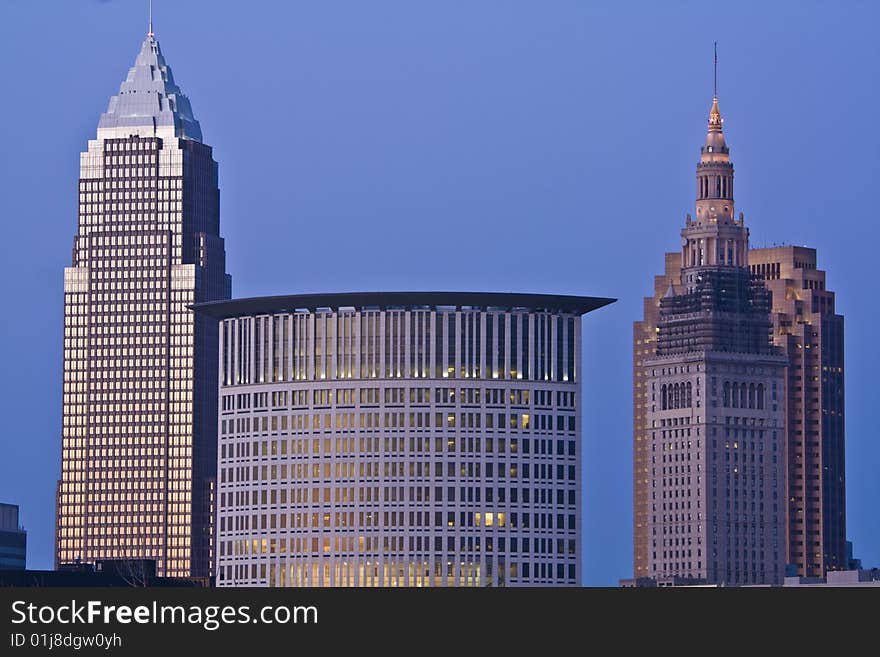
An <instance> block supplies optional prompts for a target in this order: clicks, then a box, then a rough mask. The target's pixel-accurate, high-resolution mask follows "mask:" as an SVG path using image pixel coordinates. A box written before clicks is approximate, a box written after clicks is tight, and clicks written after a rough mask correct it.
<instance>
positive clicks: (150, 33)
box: [147, 0, 153, 39]
mask: <svg viewBox="0 0 880 657" xmlns="http://www.w3.org/2000/svg"><path fill="white" fill-rule="evenodd" d="M147 36H148V37H150V38H151V39H152V38H153V0H150V31H149V32H147Z"/></svg>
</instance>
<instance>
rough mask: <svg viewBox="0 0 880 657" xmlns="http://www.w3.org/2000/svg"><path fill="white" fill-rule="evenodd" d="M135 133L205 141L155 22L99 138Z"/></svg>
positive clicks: (100, 125) (112, 101) (103, 119)
mask: <svg viewBox="0 0 880 657" xmlns="http://www.w3.org/2000/svg"><path fill="white" fill-rule="evenodd" d="M131 134H138V135H140V136H142V137H152V136H165V137H172V136H173V137H179V138H181V139H192V140H193V141H202V129H201V127H200V126H199V122H198V121H196V119H195V117H194V116H193V112H192V107H191V106H190V104H189V99H188V98H187V97H186V96H185V95H184V94H183V92H182V91H181V90H180V87H178V86H177V84H176V83H175V82H174V76H173V75H172V74H171V67H169V66H168V64H166V63H165V58H164V57H163V56H162V51H161V50H160V49H159V42H158V41H156V39H155V38H154V36H153V27H152V21H151V22H150V33H149V34H147V37H146V38H145V39H144V42H143V44H142V45H141V50H140V52H139V53H138V56H137V59H135V62H134V66H132V67H131V68H130V69H129V70H128V76H127V77H126V78H125V80H124V81H123V82H122V85H121V86H120V87H119V93H118V94H116V95H115V96H113V97H112V98H110V105H109V106H108V107H107V111H106V112H104V113H103V114H102V115H101V120H100V121H99V122H98V137H127V136H129V135H131Z"/></svg>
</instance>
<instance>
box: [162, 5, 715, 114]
mask: <svg viewBox="0 0 880 657" xmlns="http://www.w3.org/2000/svg"><path fill="white" fill-rule="evenodd" d="M152 2H153V0H150V4H151V6H152ZM150 24H151V25H152V23H150ZM152 31H153V28H152V27H151V28H150V32H152ZM712 95H713V96H714V97H715V98H718V42H717V41H716V42H715V79H714V81H713V84H712Z"/></svg>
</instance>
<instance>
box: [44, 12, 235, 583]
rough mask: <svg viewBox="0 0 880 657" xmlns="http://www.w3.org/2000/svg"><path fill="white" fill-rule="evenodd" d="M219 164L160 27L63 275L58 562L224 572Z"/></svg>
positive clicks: (85, 167)
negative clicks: (216, 500)
mask: <svg viewBox="0 0 880 657" xmlns="http://www.w3.org/2000/svg"><path fill="white" fill-rule="evenodd" d="M219 231H220V226H219V189H218V183H217V163H216V162H215V161H214V159H213V156H212V152H211V147H210V146H208V145H207V144H205V143H204V141H203V139H202V131H201V127H200V125H199V122H198V121H197V120H196V119H195V117H194V115H193V111H192V107H191V106H190V102H189V99H188V98H187V97H186V96H185V95H184V94H183V92H182V91H181V90H180V87H178V85H177V84H176V82H175V80H174V77H173V75H172V73H171V68H170V67H169V66H168V64H167V63H166V61H165V58H164V57H163V55H162V52H161V50H160V48H159V43H158V42H157V41H156V39H155V35H154V34H153V21H152V11H151V15H150V24H149V32H148V34H147V36H146V38H145V39H144V41H143V43H142V44H141V48H140V52H139V53H138V55H137V58H136V59H135V63H134V66H132V67H131V69H130V70H129V71H128V75H127V76H126V78H125V80H123V82H122V85H121V87H120V89H119V93H118V94H116V95H115V96H113V97H112V98H111V99H110V103H109V105H108V107H107V111H106V112H104V113H103V114H102V115H101V118H100V121H99V122H98V128H97V134H96V138H95V139H92V140H89V142H88V148H87V150H86V151H85V152H83V153H82V154H81V156H80V179H79V220H78V224H77V231H76V235H75V237H74V243H73V251H72V262H71V266H69V267H66V268H65V270H64V365H63V367H64V380H63V381H64V383H63V422H62V459H61V479H60V480H59V482H58V489H57V494H56V504H57V514H56V562H57V564H58V565H63V564H72V563H90V562H94V561H96V560H98V559H153V560H155V561H156V565H157V569H158V573H159V574H160V575H167V576H206V575H209V574H210V570H211V566H210V564H211V559H212V555H211V545H212V526H211V517H212V514H211V510H212V506H213V489H214V480H215V473H216V462H217V448H216V431H217V423H216V417H217V332H216V326H214V325H212V323H211V322H206V321H205V319H204V318H203V317H199V316H196V315H194V314H193V312H192V311H191V310H189V306H190V305H191V304H193V303H197V302H201V301H211V300H218V299H228V298H229V296H230V293H231V279H230V277H229V276H228V275H227V274H226V271H225V252H224V244H223V239H222V238H221V237H220V232H219Z"/></svg>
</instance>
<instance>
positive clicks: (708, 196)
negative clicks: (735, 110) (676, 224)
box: [682, 54, 748, 269]
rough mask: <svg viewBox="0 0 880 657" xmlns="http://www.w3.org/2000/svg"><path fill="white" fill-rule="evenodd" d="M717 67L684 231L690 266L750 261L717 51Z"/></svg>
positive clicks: (684, 254)
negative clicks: (721, 103) (738, 211)
mask: <svg viewBox="0 0 880 657" xmlns="http://www.w3.org/2000/svg"><path fill="white" fill-rule="evenodd" d="M715 70H716V77H715V79H716V84H715V93H714V94H713V96H712V108H711V109H710V110H709V123H708V126H707V132H706V142H705V143H704V144H703V147H702V148H701V149H700V161H699V163H698V164H697V198H696V216H695V218H694V219H693V220H691V219H690V217H688V220H687V223H686V226H685V228H684V230H683V231H682V248H683V252H682V263H683V265H684V267H685V268H686V269H690V268H695V267H745V266H746V265H747V262H746V258H747V254H746V251H747V249H748V230H747V229H746V228H745V226H744V225H743V221H742V219H739V220H735V219H734V201H733V164H732V163H731V162H730V148H729V147H728V145H727V142H726V141H725V139H724V129H723V128H724V119H723V118H722V116H721V110H720V109H719V108H718V86H717V70H718V57H717V54H716V57H715Z"/></svg>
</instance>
